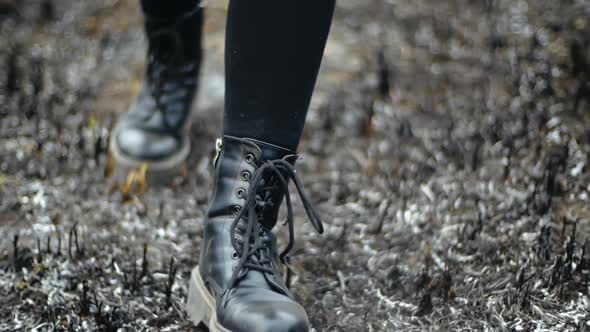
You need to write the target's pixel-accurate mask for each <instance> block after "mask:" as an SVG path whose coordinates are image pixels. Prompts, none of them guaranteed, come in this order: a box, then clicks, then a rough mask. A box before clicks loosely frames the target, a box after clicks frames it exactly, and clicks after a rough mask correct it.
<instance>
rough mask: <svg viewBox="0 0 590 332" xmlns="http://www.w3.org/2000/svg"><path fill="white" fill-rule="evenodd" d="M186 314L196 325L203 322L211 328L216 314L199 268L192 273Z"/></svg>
mask: <svg viewBox="0 0 590 332" xmlns="http://www.w3.org/2000/svg"><path fill="white" fill-rule="evenodd" d="M186 313H187V314H188V317H189V318H190V320H191V321H192V322H193V324H195V325H199V323H201V322H203V324H205V325H207V326H208V327H210V322H211V317H212V316H213V315H214V313H215V303H214V301H213V298H212V297H211V295H209V291H207V287H205V283H204V282H203V279H202V278H201V274H200V273H199V267H198V266H197V267H195V268H194V269H193V271H192V272H191V280H190V283H189V288H188V298H187V301H186Z"/></svg>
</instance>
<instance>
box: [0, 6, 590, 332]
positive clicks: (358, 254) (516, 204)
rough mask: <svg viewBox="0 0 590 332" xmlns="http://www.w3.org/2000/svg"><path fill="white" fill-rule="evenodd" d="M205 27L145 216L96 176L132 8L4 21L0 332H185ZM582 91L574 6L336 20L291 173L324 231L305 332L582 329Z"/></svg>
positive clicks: (210, 131) (305, 279)
mask: <svg viewBox="0 0 590 332" xmlns="http://www.w3.org/2000/svg"><path fill="white" fill-rule="evenodd" d="M206 6H207V15H208V24H207V29H206V30H207V40H206V47H207V63H206V66H205V70H204V73H203V76H202V79H201V83H202V84H201V92H200V96H199V102H198V105H197V106H196V107H195V114H194V125H193V127H192V129H191V134H192V139H193V149H192V152H191V155H190V159H189V161H188V163H187V167H186V175H185V176H178V177H177V178H175V179H174V181H173V183H172V184H170V185H167V186H164V187H161V186H153V185H150V180H149V177H148V180H147V191H146V192H144V193H139V194H138V192H140V191H141V189H142V188H141V186H142V181H138V180H140V179H141V172H136V173H135V177H136V179H135V181H130V182H129V184H131V186H130V187H128V188H124V187H125V183H122V182H124V181H118V183H117V179H115V178H113V177H112V176H111V177H109V176H108V175H110V173H111V166H112V165H109V163H108V157H107V153H106V146H107V142H108V137H109V130H110V128H111V127H112V125H113V123H114V121H115V119H116V118H117V116H118V115H119V114H121V113H122V112H124V111H125V110H126V108H127V106H128V105H129V102H130V101H131V98H132V96H133V95H134V94H135V93H136V92H137V90H138V86H139V80H140V78H141V73H142V65H143V60H144V58H143V57H144V49H145V41H144V39H143V37H142V30H141V18H140V16H139V11H138V8H137V1H135V0H105V1H90V0H86V1H74V0H22V1H21V0H18V1H17V0H0V32H1V38H0V63H1V65H0V86H1V87H2V90H0V105H1V109H0V234H1V235H0V296H1V297H0V299H1V300H0V330H2V331H21V330H23V331H24V330H27V331H29V330H32V329H36V330H37V331H86V330H105V331H115V330H117V329H118V328H123V330H125V331H132V330H137V331H139V330H141V331H144V330H151V331H176V330H190V329H191V327H190V324H189V323H188V321H187V320H186V317H185V314H184V312H183V302H184V299H185V296H186V292H187V281H188V278H189V273H190V270H191V268H192V267H193V266H194V265H196V264H197V263H198V262H197V258H198V254H199V245H200V241H201V232H202V224H201V222H202V219H203V213H204V210H205V208H206V203H207V198H208V194H209V192H208V191H209V188H210V185H211V168H210V164H211V162H210V159H211V156H212V152H213V146H214V139H215V137H216V136H217V135H218V133H219V130H220V123H221V110H222V97H223V73H222V69H223V68H222V63H223V61H222V59H223V58H222V52H223V22H224V16H225V6H226V4H225V3H224V2H217V1H209V2H207V3H206ZM302 24H305V22H304V18H302ZM589 80H590V3H588V2H587V1H583V0H568V1H541V0H536V1H534V0H528V1H526V0H487V1H467V0H455V1H438V0H416V1H402V0H387V1H385V0H383V1H376V0H363V1H358V0H340V1H339V3H338V10H337V14H336V19H335V22H334V26H333V29H332V35H331V40H330V42H329V44H328V47H327V49H326V56H325V59H324V64H323V70H322V74H321V79H320V81H319V83H318V88H317V93H316V95H315V96H314V99H313V103H312V108H311V110H310V114H309V118H308V124H307V128H306V132H305V135H304V139H303V141H302V143H301V153H302V155H303V156H304V159H303V160H302V161H301V162H300V163H299V164H298V165H299V172H300V174H301V176H302V178H303V179H304V182H305V184H306V187H307V190H308V192H309V193H310V195H311V197H312V199H313V201H314V202H316V205H317V207H318V209H319V211H320V212H321V214H322V216H323V219H324V220H325V223H326V229H327V231H326V234H324V235H323V236H320V235H317V234H315V233H314V232H313V230H312V227H310V226H309V225H308V224H307V223H306V222H305V221H306V220H305V218H304V214H303V213H301V212H302V209H301V207H300V206H298V211H299V213H298V218H297V224H298V226H297V233H298V238H297V239H298V246H297V248H296V250H295V251H296V252H295V255H294V258H293V266H294V269H295V270H296V273H297V276H296V279H295V282H294V285H293V291H294V293H295V294H296V296H297V298H298V300H300V301H301V302H302V303H303V304H304V306H305V307H306V308H307V311H308V313H309V315H310V317H311V320H312V322H313V325H314V327H315V329H316V330H318V331H394V330H404V331H418V330H437V331H438V330H472V331H481V330H514V331H525V330H531V331H532V330H536V331H557V330H559V331H561V330H572V331H574V330H575V331H588V330H590V318H589V317H590V314H589V310H590V309H589V308H590V300H589V297H588V291H589V288H588V287H589V286H588V285H589V278H590V252H589V251H590V242H589V241H588V239H589V238H590V223H589V222H590V207H589V205H588V201H589V191H590V173H589V170H588V153H589V152H590V117H589V115H590V83H589ZM279 84H280V83H279ZM123 180H125V179H124V178H123ZM130 180H133V179H130Z"/></svg>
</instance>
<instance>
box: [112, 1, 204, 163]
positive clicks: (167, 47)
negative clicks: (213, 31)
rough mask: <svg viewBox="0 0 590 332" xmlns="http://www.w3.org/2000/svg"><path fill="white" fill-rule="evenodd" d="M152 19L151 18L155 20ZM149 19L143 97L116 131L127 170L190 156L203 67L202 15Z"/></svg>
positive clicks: (115, 145) (117, 153) (116, 152)
mask: <svg viewBox="0 0 590 332" xmlns="http://www.w3.org/2000/svg"><path fill="white" fill-rule="evenodd" d="M150 15H151V16H150ZM150 15H147V14H146V18H145V31H146V36H147V40H148V52H147V66H146V71H145V75H144V78H143V82H142V87H141V90H140V93H139V95H138V96H137V97H136V99H135V101H134V103H133V105H132V106H131V108H130V110H129V111H128V112H127V114H125V115H124V116H123V117H122V118H121V119H119V121H118V123H117V125H116V126H115V129H114V130H113V133H112V137H111V143H110V149H111V152H112V154H113V156H114V157H115V160H116V161H117V162H118V163H120V164H122V165H123V166H127V167H138V166H139V165H141V164H143V163H147V164H148V167H149V168H150V169H152V170H166V169H170V168H173V167H175V166H178V165H180V164H182V162H183V161H184V160H185V158H186V157H187V155H188V153H189V151H190V143H189V137H188V133H187V124H188V120H189V117H190V111H191V108H192V103H193V99H194V95H195V93H196V88H197V82H198V73H199V67H200V64H201V31H202V24H203V10H202V8H201V7H200V6H199V5H198V3H197V2H195V6H194V8H193V9H192V10H191V11H189V12H186V13H184V14H182V15H179V16H176V17H164V18H159V17H154V16H153V14H152V13H150Z"/></svg>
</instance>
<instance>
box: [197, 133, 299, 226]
mask: <svg viewBox="0 0 590 332" xmlns="http://www.w3.org/2000/svg"><path fill="white" fill-rule="evenodd" d="M218 148H219V147H218ZM296 158H297V156H296V155H295V154H294V152H293V151H290V150H287V149H284V148H282V147H279V146H276V145H272V144H268V143H264V142H261V141H257V140H254V139H248V138H244V139H241V138H237V137H232V136H224V137H223V139H222V143H221V147H220V151H219V155H218V158H217V160H216V163H215V174H216V175H215V183H214V188H213V194H212V196H211V199H210V201H209V208H208V211H207V217H208V218H209V219H210V218H215V217H222V216H227V217H234V216H235V215H237V214H238V213H239V212H240V210H241V209H242V208H243V205H244V202H245V201H246V198H247V197H246V195H247V193H248V191H249V188H250V180H251V179H252V176H253V174H254V172H256V169H258V167H260V165H262V163H264V162H265V161H267V160H276V159H285V160H287V161H288V162H289V163H291V164H292V165H293V164H294V163H295V160H296ZM277 181H279V179H278V178H277V177H276V176H274V175H270V174H269V175H265V177H264V178H263V180H262V182H261V183H260V184H259V186H258V188H257V190H256V201H257V214H258V220H259V222H260V223H261V224H263V225H264V226H265V227H266V228H267V229H269V230H270V229H272V228H273V227H274V225H275V224H276V221H277V217H278V213H279V208H280V205H281V203H282V201H283V198H284V195H285V193H284V192H283V190H282V189H280V188H281V187H280V186H278V185H277Z"/></svg>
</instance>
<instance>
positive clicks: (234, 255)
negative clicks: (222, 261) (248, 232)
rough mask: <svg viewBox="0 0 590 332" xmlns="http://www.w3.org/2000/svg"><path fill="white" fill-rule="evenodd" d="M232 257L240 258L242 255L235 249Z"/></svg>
mask: <svg viewBox="0 0 590 332" xmlns="http://www.w3.org/2000/svg"><path fill="white" fill-rule="evenodd" d="M231 258H232V259H238V258H240V255H238V252H237V251H234V252H233V253H232V254H231Z"/></svg>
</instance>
